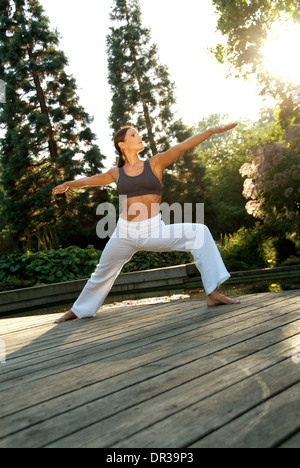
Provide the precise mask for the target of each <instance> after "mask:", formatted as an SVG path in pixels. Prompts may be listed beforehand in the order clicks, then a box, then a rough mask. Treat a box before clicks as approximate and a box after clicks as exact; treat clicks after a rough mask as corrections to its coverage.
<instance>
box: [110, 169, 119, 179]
mask: <svg viewBox="0 0 300 468" xmlns="http://www.w3.org/2000/svg"><path fill="white" fill-rule="evenodd" d="M108 173H109V174H110V175H111V176H112V178H113V179H114V180H115V182H117V181H118V179H119V168H118V167H112V168H111V169H110V170H109V171H108Z"/></svg>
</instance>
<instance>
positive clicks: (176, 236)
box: [72, 214, 230, 318]
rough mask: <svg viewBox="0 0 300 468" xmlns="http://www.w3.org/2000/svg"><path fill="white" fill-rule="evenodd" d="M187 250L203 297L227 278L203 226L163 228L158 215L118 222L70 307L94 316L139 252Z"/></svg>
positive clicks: (165, 226)
mask: <svg viewBox="0 0 300 468" xmlns="http://www.w3.org/2000/svg"><path fill="white" fill-rule="evenodd" d="M140 250H143V251H155V252H171V251H174V250H178V251H190V252H191V253H192V255H193V257H194V260H195V265H196V267H197V268H198V270H199V271H200V273H201V276H202V282H203V285H204V289H205V291H206V294H207V295H209V294H211V293H212V292H213V291H214V290H215V289H216V288H218V287H219V286H220V285H221V284H222V283H223V282H224V281H226V280H227V279H228V278H230V274H229V273H228V271H227V269H226V268H225V265H224V263H223V260H222V258H221V255H220V253H219V250H218V248H217V246H216V243H215V241H214V240H213V237H212V235H211V233H210V231H209V229H208V228H207V227H206V226H204V225H203V224H188V223H185V224H172V225H166V224H164V222H163V221H162V218H161V214H159V215H158V216H156V217H154V218H151V219H147V220H146V221H142V222H137V223H136V222H128V221H126V220H124V219H123V218H120V219H119V222H118V225H117V228H116V230H115V232H114V234H113V236H112V237H111V239H110V240H109V242H108V243H107V245H106V247H105V249H104V251H103V253H102V255H101V259H100V263H99V265H98V266H97V269H96V271H95V273H93V274H92V276H91V278H90V280H89V281H88V282H87V284H86V286H85V288H84V290H83V291H82V293H81V295H80V296H79V298H78V300H77V301H76V302H75V304H74V306H73V307H72V311H73V313H74V314H75V315H76V316H77V317H78V318H86V317H94V316H95V315H96V313H97V311H98V310H99V309H100V307H101V306H102V304H103V302H104V301H105V299H106V297H107V295H108V294H109V292H110V290H111V288H112V287H113V284H114V282H115V280H116V278H117V277H118V275H119V274H120V272H121V270H122V268H123V266H124V264H125V263H127V262H128V261H129V260H130V259H131V257H132V256H133V255H134V254H135V253H136V252H138V251H140Z"/></svg>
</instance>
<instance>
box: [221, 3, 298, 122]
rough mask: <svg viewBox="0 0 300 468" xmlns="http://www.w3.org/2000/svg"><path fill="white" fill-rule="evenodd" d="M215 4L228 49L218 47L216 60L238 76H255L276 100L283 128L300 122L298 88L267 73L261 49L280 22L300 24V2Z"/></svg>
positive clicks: (262, 91) (267, 92)
mask: <svg viewBox="0 0 300 468" xmlns="http://www.w3.org/2000/svg"><path fill="white" fill-rule="evenodd" d="M212 3H213V5H214V6H215V7H216V10H217V13H218V15H219V20H218V30H219V31H221V32H222V34H223V35H224V36H225V37H226V40H227V43H226V44H225V45H224V44H218V45H217V46H216V48H215V49H213V50H212V51H213V53H214V55H215V57H216V59H217V60H218V61H219V62H220V63H221V64H225V63H226V64H227V65H228V66H229V67H231V70H232V73H234V74H235V75H236V76H240V77H242V78H244V79H247V78H248V76H249V74H254V75H255V76H256V78H257V82H258V84H259V86H260V89H261V95H268V96H272V97H273V98H274V99H276V101H277V102H278V104H279V113H278V118H279V121H280V122H281V124H282V125H283V126H286V125H288V124H290V123H295V122H298V121H299V119H300V106H299V105H298V106H295V104H294V103H293V100H292V98H291V97H292V94H293V92H294V90H295V89H297V88H298V86H296V87H294V86H293V85H291V84H290V83H288V82H287V80H284V79H283V78H280V77H279V76H278V75H275V74H271V73H270V72H269V71H268V70H266V69H265V67H264V65H263V56H262V51H261V49H262V47H263V45H264V43H265V41H266V40H267V38H268V34H269V32H270V30H271V27H272V26H273V24H274V23H275V22H276V21H279V20H281V22H282V24H284V20H286V19H291V20H293V21H294V22H298V23H299V22H300V10H299V1H298V0H290V1H282V0H262V1H258V0H255V1H248V0H213V2H212ZM291 47H293V45H292V44H291Z"/></svg>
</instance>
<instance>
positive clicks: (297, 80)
mask: <svg viewBox="0 0 300 468" xmlns="http://www.w3.org/2000/svg"><path fill="white" fill-rule="evenodd" d="M299 44H300V25H295V24H294V23H293V22H292V21H289V22H287V23H285V24H284V25H283V24H282V23H278V24H276V25H275V26H274V27H273V29H272V30H271V34H270V36H269V39H268V40H267V42H266V43H265V45H264V47H263V48H262V53H263V56H264V62H263V63H264V66H265V67H266V69H267V70H268V71H269V72H270V73H271V74H273V75H275V76H278V77H280V78H282V79H285V80H287V81H288V82H290V83H291V84H296V85H297V84H299V85H300V60H299Z"/></svg>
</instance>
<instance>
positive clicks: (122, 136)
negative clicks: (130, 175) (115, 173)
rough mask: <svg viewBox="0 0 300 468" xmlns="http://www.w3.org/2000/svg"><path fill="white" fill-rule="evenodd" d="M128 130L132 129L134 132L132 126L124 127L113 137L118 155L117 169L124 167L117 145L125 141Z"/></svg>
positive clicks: (120, 151)
mask: <svg viewBox="0 0 300 468" xmlns="http://www.w3.org/2000/svg"><path fill="white" fill-rule="evenodd" d="M130 128H133V129H134V130H135V128H134V127H133V126H132V125H125V127H122V128H120V130H119V131H118V132H117V133H116V134H115V137H114V144H115V148H116V150H117V151H118V153H119V161H118V167H123V166H124V165H125V158H124V156H123V153H122V150H121V148H120V146H119V143H121V142H123V141H124V140H125V136H126V133H127V132H128V130H129V129H130Z"/></svg>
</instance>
